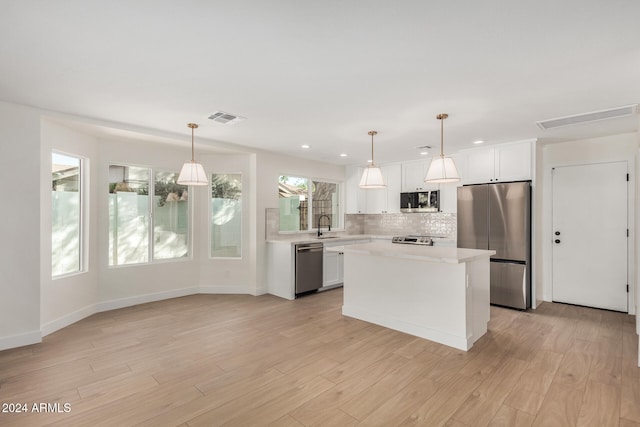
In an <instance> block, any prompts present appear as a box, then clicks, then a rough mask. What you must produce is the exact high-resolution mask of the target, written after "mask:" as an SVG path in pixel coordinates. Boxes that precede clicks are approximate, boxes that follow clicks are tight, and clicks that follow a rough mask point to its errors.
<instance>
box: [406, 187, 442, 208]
mask: <svg viewBox="0 0 640 427" xmlns="http://www.w3.org/2000/svg"><path fill="white" fill-rule="evenodd" d="M400 212H440V190H434V191H417V192H413V193H400Z"/></svg>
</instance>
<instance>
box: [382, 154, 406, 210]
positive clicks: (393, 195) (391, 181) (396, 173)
mask: <svg viewBox="0 0 640 427" xmlns="http://www.w3.org/2000/svg"><path fill="white" fill-rule="evenodd" d="M382 173H383V176H384V177H385V180H386V181H385V182H386V183H387V201H386V207H385V209H384V212H385V213H398V212H400V191H401V185H402V182H401V181H402V167H401V166H400V165H399V164H398V165H389V166H385V167H383V168H382Z"/></svg>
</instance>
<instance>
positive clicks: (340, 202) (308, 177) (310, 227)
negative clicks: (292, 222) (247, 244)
mask: <svg viewBox="0 0 640 427" xmlns="http://www.w3.org/2000/svg"><path fill="white" fill-rule="evenodd" d="M282 176H288V177H293V178H301V179H306V180H307V183H308V185H307V193H306V197H307V200H308V201H309V202H308V206H309V207H308V211H307V215H308V219H307V224H308V225H307V228H306V229H304V230H282V229H279V230H278V232H279V233H290V234H295V233H309V232H314V231H318V227H316V225H315V224H312V222H313V221H311V220H310V218H313V197H312V192H313V191H312V190H313V182H314V181H318V182H326V183H329V184H336V185H337V189H338V193H339V194H338V201H337V203H338V226H337V227H333V226H332V228H331V229H332V231H333V230H335V231H344V215H345V210H344V181H339V180H336V179H327V178H317V177H315V176H313V175H300V174H287V173H279V174H278V181H277V182H278V183H279V182H280V177H282ZM323 227H324V226H323Z"/></svg>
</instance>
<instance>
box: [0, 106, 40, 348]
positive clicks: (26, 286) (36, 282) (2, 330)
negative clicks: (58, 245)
mask: <svg viewBox="0 0 640 427" xmlns="http://www.w3.org/2000/svg"><path fill="white" fill-rule="evenodd" d="M40 173H41V168H40V114H39V112H38V111H37V110H35V109H32V108H28V107H22V106H18V105H14V104H8V103H5V102H0V182H1V183H2V185H3V189H2V200H3V206H4V208H3V210H2V216H1V217H0V236H1V239H2V243H0V350H2V349H5V348H11V347H17V346H21V345H26V344H31V343H35V342H39V341H40V252H39V250H38V248H39V247H40Z"/></svg>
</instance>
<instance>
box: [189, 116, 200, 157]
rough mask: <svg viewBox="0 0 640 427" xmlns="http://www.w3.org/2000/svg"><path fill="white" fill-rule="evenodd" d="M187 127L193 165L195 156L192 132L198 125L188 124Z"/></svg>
mask: <svg viewBox="0 0 640 427" xmlns="http://www.w3.org/2000/svg"><path fill="white" fill-rule="evenodd" d="M187 126H188V127H190V128H191V163H195V162H196V154H195V149H194V142H193V132H194V129H195V128H197V127H198V125H197V124H195V123H188V124H187Z"/></svg>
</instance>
